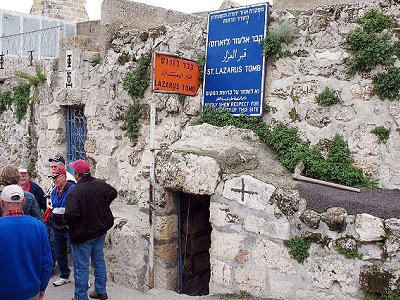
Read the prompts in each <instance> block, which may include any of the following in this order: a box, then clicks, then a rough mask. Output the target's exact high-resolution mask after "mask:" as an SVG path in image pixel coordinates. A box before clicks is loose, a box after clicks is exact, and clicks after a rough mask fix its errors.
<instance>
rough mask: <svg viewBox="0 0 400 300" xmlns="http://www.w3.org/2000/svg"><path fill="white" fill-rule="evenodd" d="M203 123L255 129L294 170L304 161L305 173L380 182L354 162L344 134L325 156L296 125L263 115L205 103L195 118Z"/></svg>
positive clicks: (355, 183)
mask: <svg viewBox="0 0 400 300" xmlns="http://www.w3.org/2000/svg"><path fill="white" fill-rule="evenodd" d="M202 123H208V124H211V125H215V126H220V127H221V126H235V127H238V128H245V129H250V130H252V131H253V132H254V133H256V134H257V135H258V136H259V138H260V140H261V141H262V142H263V143H265V144H266V145H267V146H268V147H269V148H270V149H272V150H274V151H275V152H276V154H277V157H278V160H279V161H280V162H281V163H282V165H284V166H285V167H286V168H287V169H288V170H290V171H294V168H295V166H296V165H297V163H298V162H300V161H303V163H304V166H305V169H304V171H303V172H304V175H305V176H309V177H313V178H317V179H321V180H326V181H333V182H336V183H340V184H345V185H349V186H358V187H370V188H376V187H377V182H375V181H373V180H371V178H370V177H368V176H366V175H365V174H364V172H363V171H362V169H360V168H357V167H355V166H353V165H352V162H353V160H352V157H351V152H350V150H349V149H348V146H347V143H346V142H345V141H344V140H343V139H342V138H341V137H340V136H335V138H334V139H333V140H332V141H331V142H330V144H329V151H328V157H327V159H324V157H323V155H322V153H321V151H320V150H319V149H318V148H316V147H310V146H309V145H308V143H306V142H304V141H302V140H301V139H300V138H299V136H298V132H297V129H296V128H293V127H289V126H287V125H284V124H277V125H276V126H275V127H274V128H270V127H269V126H268V125H267V124H266V123H265V122H264V121H263V120H262V118H255V117H248V116H245V115H242V116H233V115H232V113H231V112H230V111H229V110H223V109H222V110H219V109H216V108H212V107H210V106H206V107H204V109H203V113H202V115H201V117H200V118H199V119H198V120H196V121H194V122H192V124H193V125H196V124H202Z"/></svg>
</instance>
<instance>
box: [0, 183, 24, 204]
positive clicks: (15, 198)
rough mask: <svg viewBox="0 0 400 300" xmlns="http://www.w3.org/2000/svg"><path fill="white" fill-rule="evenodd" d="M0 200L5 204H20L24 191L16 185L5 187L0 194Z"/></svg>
mask: <svg viewBox="0 0 400 300" xmlns="http://www.w3.org/2000/svg"><path fill="white" fill-rule="evenodd" d="M0 198H1V199H2V200H3V201H5V202H21V201H22V200H23V199H24V191H23V189H22V188H21V187H20V186H19V185H17V184H11V185H7V186H6V187H5V188H4V189H3V191H2V192H1V195H0Z"/></svg>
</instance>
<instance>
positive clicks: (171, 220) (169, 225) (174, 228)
mask: <svg viewBox="0 0 400 300" xmlns="http://www.w3.org/2000/svg"><path fill="white" fill-rule="evenodd" d="M154 222H155V232H154V238H155V239H156V240H161V241H168V240H171V239H175V238H177V236H178V216H177V215H171V216H163V217H157V218H156V219H155V221H154Z"/></svg>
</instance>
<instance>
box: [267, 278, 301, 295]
mask: <svg viewBox="0 0 400 300" xmlns="http://www.w3.org/2000/svg"><path fill="white" fill-rule="evenodd" d="M294 292H295V285H294V284H293V283H292V282H290V281H288V280H285V281H284V280H270V281H269V294H268V296H269V297H272V298H274V299H292V298H293V294H294ZM296 299H297V298H296Z"/></svg>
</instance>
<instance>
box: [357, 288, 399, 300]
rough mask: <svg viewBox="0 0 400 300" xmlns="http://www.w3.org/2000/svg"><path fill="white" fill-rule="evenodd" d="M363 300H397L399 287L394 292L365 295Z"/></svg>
mask: <svg viewBox="0 0 400 300" xmlns="http://www.w3.org/2000/svg"><path fill="white" fill-rule="evenodd" d="M364 299H365V300H399V299H400V286H399V287H398V288H397V290H395V291H387V292H386V293H385V294H375V293H368V292H367V293H365V297H364Z"/></svg>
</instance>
